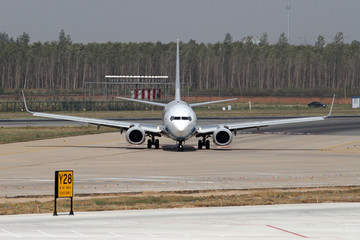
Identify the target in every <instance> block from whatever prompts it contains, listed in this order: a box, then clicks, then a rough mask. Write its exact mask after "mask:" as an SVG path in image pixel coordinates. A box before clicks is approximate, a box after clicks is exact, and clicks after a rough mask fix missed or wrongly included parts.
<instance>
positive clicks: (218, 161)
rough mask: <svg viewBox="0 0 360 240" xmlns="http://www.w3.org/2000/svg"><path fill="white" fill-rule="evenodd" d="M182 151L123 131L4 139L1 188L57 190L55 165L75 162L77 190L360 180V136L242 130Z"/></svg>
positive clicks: (69, 166)
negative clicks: (225, 142)
mask: <svg viewBox="0 0 360 240" xmlns="http://www.w3.org/2000/svg"><path fill="white" fill-rule="evenodd" d="M196 144H197V142H196V139H192V140H191V141H187V142H186V146H185V152H177V151H176V145H175V142H173V141H172V140H170V139H167V138H160V145H161V146H160V147H161V149H158V150H155V149H146V146H145V144H144V145H140V146H134V145H130V144H128V143H127V142H126V140H125V136H124V134H123V135H120V134H119V133H118V132H114V133H106V134H98V135H90V136H77V137H67V138H58V139H50V140H41V141H32V142H23V143H14V144H3V145H0V163H1V165H0V196H3V197H4V196H8V197H13V196H29V195H52V194H53V193H54V171H56V170H74V179H75V182H74V183H75V185H74V187H75V194H77V193H111V192H139V191H175V190H211V189H248V188H273V187H318V186H339V185H344V186H345V185H359V183H360V161H359V159H360V138H359V136H339V135H296V134H287V133H286V132H274V133H263V134H238V135H237V136H236V137H234V140H233V142H232V144H231V145H229V146H225V147H217V146H215V145H212V149H210V150H197V147H196Z"/></svg>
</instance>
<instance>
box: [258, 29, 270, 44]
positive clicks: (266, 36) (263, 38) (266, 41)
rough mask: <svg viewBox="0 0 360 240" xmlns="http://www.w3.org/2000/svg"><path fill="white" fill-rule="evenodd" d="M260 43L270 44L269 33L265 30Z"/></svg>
mask: <svg viewBox="0 0 360 240" xmlns="http://www.w3.org/2000/svg"><path fill="white" fill-rule="evenodd" d="M259 44H260V45H264V44H269V39H268V34H267V33H266V32H264V33H263V34H262V35H261V37H260V42H259Z"/></svg>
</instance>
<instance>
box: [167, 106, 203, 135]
mask: <svg viewBox="0 0 360 240" xmlns="http://www.w3.org/2000/svg"><path fill="white" fill-rule="evenodd" d="M162 117H163V123H164V125H163V126H164V131H165V132H166V135H167V136H168V137H169V138H171V139H174V140H176V141H185V140H187V139H189V138H191V137H192V136H193V135H194V134H195V132H196V126H197V125H196V121H197V118H196V114H195V112H194V110H193V109H192V108H191V107H190V106H189V104H187V103H186V102H184V101H181V100H179V101H176V100H175V101H171V102H170V103H168V104H167V105H166V106H165V108H164V111H163V114H162Z"/></svg>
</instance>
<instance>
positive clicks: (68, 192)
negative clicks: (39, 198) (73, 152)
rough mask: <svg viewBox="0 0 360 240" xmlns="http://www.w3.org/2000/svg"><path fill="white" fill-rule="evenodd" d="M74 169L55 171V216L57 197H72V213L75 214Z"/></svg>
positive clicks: (55, 214)
mask: <svg viewBox="0 0 360 240" xmlns="http://www.w3.org/2000/svg"><path fill="white" fill-rule="evenodd" d="M73 173H74V172H73V170H66V171H55V202H54V203H55V205H54V216H57V208H56V199H58V198H71V208H70V214H69V215H74V211H73V193H74V191H73V189H74V188H73V183H74V174H73Z"/></svg>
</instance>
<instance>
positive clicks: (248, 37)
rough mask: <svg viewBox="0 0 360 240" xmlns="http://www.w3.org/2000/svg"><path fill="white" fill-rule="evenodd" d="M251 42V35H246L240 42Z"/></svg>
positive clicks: (252, 37) (252, 38) (252, 39)
mask: <svg viewBox="0 0 360 240" xmlns="http://www.w3.org/2000/svg"><path fill="white" fill-rule="evenodd" d="M253 41H254V36H252V35H247V36H245V37H243V38H242V39H241V42H243V43H250V44H251V43H253Z"/></svg>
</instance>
